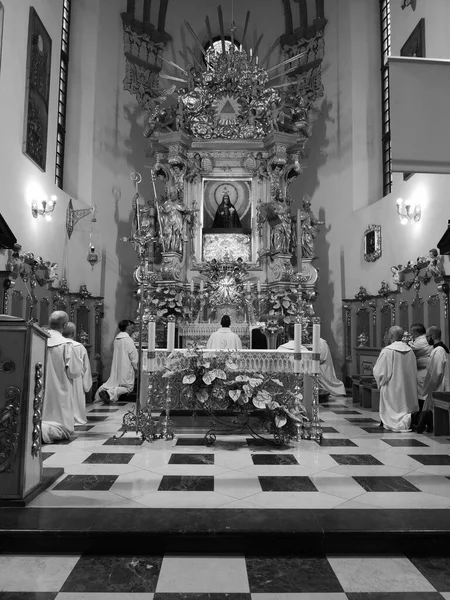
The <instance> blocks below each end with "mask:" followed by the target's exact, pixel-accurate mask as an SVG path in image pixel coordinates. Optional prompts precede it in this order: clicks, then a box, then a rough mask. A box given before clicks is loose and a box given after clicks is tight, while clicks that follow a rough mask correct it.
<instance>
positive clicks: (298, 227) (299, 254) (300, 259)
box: [297, 208, 302, 273]
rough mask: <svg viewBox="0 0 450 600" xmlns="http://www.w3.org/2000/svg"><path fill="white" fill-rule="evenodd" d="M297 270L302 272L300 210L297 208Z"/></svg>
mask: <svg viewBox="0 0 450 600" xmlns="http://www.w3.org/2000/svg"><path fill="white" fill-rule="evenodd" d="M297 271H298V272H299V273H301V272H302V211H301V210H300V209H299V208H297Z"/></svg>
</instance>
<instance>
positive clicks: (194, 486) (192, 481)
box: [158, 475, 214, 492]
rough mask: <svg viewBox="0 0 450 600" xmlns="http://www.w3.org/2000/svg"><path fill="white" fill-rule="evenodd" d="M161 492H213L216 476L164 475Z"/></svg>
mask: <svg viewBox="0 0 450 600" xmlns="http://www.w3.org/2000/svg"><path fill="white" fill-rule="evenodd" d="M158 491H161V492H168V491H171V492H213V491H214V477H211V476H192V475H164V476H163V478H162V479H161V483H160V484H159V487H158Z"/></svg>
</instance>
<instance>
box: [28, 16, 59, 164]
mask: <svg viewBox="0 0 450 600" xmlns="http://www.w3.org/2000/svg"><path fill="white" fill-rule="evenodd" d="M51 58H52V40H51V38H50V36H49V35H48V33H47V30H46V29H45V27H44V25H43V24H42V21H41V20H40V18H39V16H38V14H37V12H36V11H35V10H34V8H33V7H31V8H30V20H29V26H28V48H27V71H26V73H27V74H26V87H25V117H24V140H23V153H24V154H25V155H26V156H28V158H30V159H31V160H32V161H33V162H34V163H35V164H36V165H37V166H38V167H39V168H40V169H41V170H42V171H45V167H46V162H47V136H48V108H49V97H50V69H51Z"/></svg>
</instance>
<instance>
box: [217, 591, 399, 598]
mask: <svg viewBox="0 0 450 600" xmlns="http://www.w3.org/2000/svg"><path fill="white" fill-rule="evenodd" d="M217 600H219V599H217ZM252 600H347V596H346V594H344V593H343V592H328V593H327V592H324V593H322V594H321V593H320V592H319V593H318V594H316V593H314V592H311V593H309V592H306V593H304V594H303V593H302V592H299V593H298V594H288V593H286V592H282V593H281V594H277V593H275V594H272V593H270V592H269V593H267V594H264V593H262V594H252ZM366 600H372V599H371V598H367V599H366ZM375 600H376V599H375ZM397 600H400V599H397Z"/></svg>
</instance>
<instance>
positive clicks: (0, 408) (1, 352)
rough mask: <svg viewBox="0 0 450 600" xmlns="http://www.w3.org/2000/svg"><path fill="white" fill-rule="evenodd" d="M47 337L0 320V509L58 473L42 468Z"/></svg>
mask: <svg viewBox="0 0 450 600" xmlns="http://www.w3.org/2000/svg"><path fill="white" fill-rule="evenodd" d="M47 338H48V335H47V333H45V332H44V331H43V330H42V329H41V328H40V327H38V326H37V325H35V324H34V323H29V322H26V321H24V320H23V319H21V318H16V317H10V316H8V315H1V316H0V505H1V506H5V505H21V506H24V505H26V504H27V503H28V502H30V501H31V500H32V499H33V498H34V497H36V496H37V494H39V493H40V492H41V491H42V490H43V489H45V488H46V487H48V486H49V485H50V484H51V483H52V482H53V481H54V480H55V479H56V478H57V477H59V476H60V475H61V474H62V473H63V469H45V471H44V470H43V467H42V455H41V419H42V405H43V398H44V387H45V368H46V357H47Z"/></svg>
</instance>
